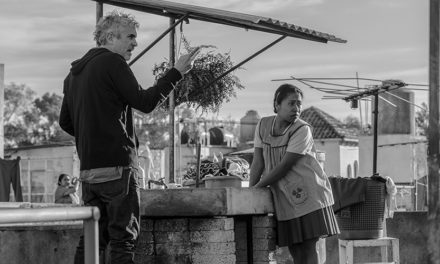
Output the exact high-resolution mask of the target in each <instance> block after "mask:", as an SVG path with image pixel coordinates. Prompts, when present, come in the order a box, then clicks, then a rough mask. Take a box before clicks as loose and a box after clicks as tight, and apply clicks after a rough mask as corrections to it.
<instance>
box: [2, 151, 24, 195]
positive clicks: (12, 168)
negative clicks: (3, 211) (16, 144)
mask: <svg viewBox="0 0 440 264" xmlns="http://www.w3.org/2000/svg"><path fill="white" fill-rule="evenodd" d="M11 183H12V188H13V189H14V194H15V201H17V202H23V195H22V193H21V183H20V157H17V158H16V159H15V160H5V159H1V158H0V202H9V194H10V192H11Z"/></svg>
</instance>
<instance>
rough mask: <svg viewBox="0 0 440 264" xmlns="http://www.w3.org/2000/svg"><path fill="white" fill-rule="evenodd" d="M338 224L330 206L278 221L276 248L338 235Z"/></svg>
mask: <svg viewBox="0 0 440 264" xmlns="http://www.w3.org/2000/svg"><path fill="white" fill-rule="evenodd" d="M339 232H340V231H339V227H338V223H337V222H336V217H335V214H334V212H333V208H332V207H331V206H329V207H325V208H322V209H319V210H316V211H313V212H311V213H308V214H306V215H304V216H301V217H298V218H294V219H291V220H287V221H278V226H277V233H278V243H277V244H278V246H280V247H284V246H290V245H292V244H297V243H302V242H303V241H306V240H309V239H314V238H322V237H329V236H333V235H337V234H339Z"/></svg>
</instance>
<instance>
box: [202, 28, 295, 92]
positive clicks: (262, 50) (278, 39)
mask: <svg viewBox="0 0 440 264" xmlns="http://www.w3.org/2000/svg"><path fill="white" fill-rule="evenodd" d="M286 37H287V36H286V35H284V36H281V37H279V38H277V39H276V40H275V41H273V42H271V43H270V44H268V45H266V46H265V47H264V48H262V49H260V50H259V51H257V52H255V53H254V54H252V55H251V56H249V57H248V58H246V59H245V60H243V61H242V62H240V63H238V64H236V65H235V66H234V67H232V68H230V69H229V70H227V71H226V72H224V73H222V74H221V75H220V76H218V77H217V78H215V80H213V81H211V82H209V83H208V84H207V85H205V87H203V88H202V90H205V89H206V88H208V87H209V86H211V85H212V84H214V83H215V82H217V81H218V80H220V79H221V78H223V77H225V76H226V75H228V74H229V73H230V72H232V71H234V70H235V69H237V68H238V67H241V66H242V65H243V64H245V63H246V62H248V61H250V60H252V59H253V58H255V57H257V56H258V55H260V54H261V53H263V52H264V51H266V50H267V49H269V48H270V47H272V46H273V45H275V44H277V43H278V42H280V41H281V40H283V39H285V38H286Z"/></svg>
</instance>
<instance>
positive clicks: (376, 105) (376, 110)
mask: <svg viewBox="0 0 440 264" xmlns="http://www.w3.org/2000/svg"><path fill="white" fill-rule="evenodd" d="M373 115H374V136H373V175H376V174H377V130H378V129H377V123H378V119H379V117H378V115H379V93H375V94H374V110H373Z"/></svg>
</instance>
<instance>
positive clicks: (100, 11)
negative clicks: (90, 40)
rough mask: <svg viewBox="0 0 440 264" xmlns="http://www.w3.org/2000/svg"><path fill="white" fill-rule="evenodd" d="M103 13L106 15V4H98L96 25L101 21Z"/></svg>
mask: <svg viewBox="0 0 440 264" xmlns="http://www.w3.org/2000/svg"><path fill="white" fill-rule="evenodd" d="M103 13H104V4H103V3H100V2H96V23H98V21H99V19H101V17H102V16H103Z"/></svg>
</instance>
